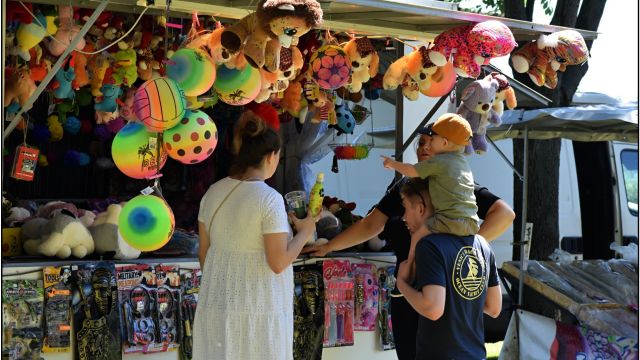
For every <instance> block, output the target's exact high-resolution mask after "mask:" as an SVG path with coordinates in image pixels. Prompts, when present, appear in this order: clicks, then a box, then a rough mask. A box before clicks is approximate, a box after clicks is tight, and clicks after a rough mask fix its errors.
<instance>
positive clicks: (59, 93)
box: [53, 66, 76, 99]
mask: <svg viewBox="0 0 640 360" xmlns="http://www.w3.org/2000/svg"><path fill="white" fill-rule="evenodd" d="M75 78H76V72H75V69H74V68H73V67H71V66H69V67H68V68H67V70H65V69H64V68H60V70H58V72H57V73H56V75H55V82H54V83H53V89H54V90H53V97H55V98H56V99H73V98H74V96H75V93H74V92H73V87H72V86H71V82H72V81H73V79H75Z"/></svg>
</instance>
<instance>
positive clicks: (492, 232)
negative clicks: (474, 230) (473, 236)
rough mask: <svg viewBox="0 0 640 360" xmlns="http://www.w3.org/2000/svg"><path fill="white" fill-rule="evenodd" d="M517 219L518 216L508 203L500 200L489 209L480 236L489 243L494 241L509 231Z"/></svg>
mask: <svg viewBox="0 0 640 360" xmlns="http://www.w3.org/2000/svg"><path fill="white" fill-rule="evenodd" d="M515 218H516V214H515V212H513V209H511V207H510V206H509V205H508V204H507V203H506V202H504V201H503V200H501V199H499V200H497V201H496V202H494V203H493V204H492V205H491V207H489V210H488V211H487V215H485V218H484V221H483V222H482V224H481V225H480V230H479V231H478V234H480V235H482V237H484V238H485V239H487V241H493V240H495V239H497V238H498V237H499V236H500V235H502V234H503V233H504V232H505V231H507V229H508V228H509V226H511V224H513V220H514V219H515Z"/></svg>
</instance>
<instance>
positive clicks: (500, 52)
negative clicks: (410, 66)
mask: <svg viewBox="0 0 640 360" xmlns="http://www.w3.org/2000/svg"><path fill="white" fill-rule="evenodd" d="M517 45H518V44H517V43H516V40H515V39H514V38H513V34H512V33H511V30H509V28H508V27H507V26H506V25H504V24H503V23H501V22H499V21H495V20H489V21H483V22H481V23H477V24H474V25H465V26H457V27H454V28H452V29H449V30H447V31H445V32H443V33H441V34H440V35H438V36H436V38H435V39H434V43H433V46H432V47H431V48H430V49H429V58H430V59H431V61H432V62H433V63H434V64H436V65H438V66H444V65H445V64H446V62H447V61H448V60H449V58H450V56H452V55H453V65H454V67H455V70H456V73H457V74H458V75H460V76H462V77H470V78H477V77H478V76H479V75H480V66H482V65H488V64H489V60H491V59H492V58H495V57H501V56H505V55H508V54H509V53H511V51H512V50H513V49H514V48H515V47H516V46H517Z"/></svg>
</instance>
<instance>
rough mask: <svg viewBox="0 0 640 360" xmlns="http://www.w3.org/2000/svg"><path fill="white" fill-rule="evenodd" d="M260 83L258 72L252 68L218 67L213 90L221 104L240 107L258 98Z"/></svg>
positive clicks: (260, 78)
mask: <svg viewBox="0 0 640 360" xmlns="http://www.w3.org/2000/svg"><path fill="white" fill-rule="evenodd" d="M261 82H262V77H261V76H260V71H259V70H258V69H256V68H254V67H253V66H245V67H244V69H242V70H238V69H229V68H228V67H226V66H224V65H219V66H218V69H217V75H216V81H215V82H214V83H213V89H214V90H215V91H216V93H217V94H218V97H219V99H220V100H222V101H223V102H225V103H227V104H229V105H234V106H241V105H246V104H248V103H250V102H251V101H253V99H255V98H256V96H258V93H259V92H260V86H261Z"/></svg>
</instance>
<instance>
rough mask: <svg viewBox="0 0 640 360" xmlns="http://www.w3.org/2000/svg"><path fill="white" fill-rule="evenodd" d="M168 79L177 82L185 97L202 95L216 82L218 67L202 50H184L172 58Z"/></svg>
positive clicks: (168, 67) (177, 52)
mask: <svg viewBox="0 0 640 360" xmlns="http://www.w3.org/2000/svg"><path fill="white" fill-rule="evenodd" d="M169 60H170V62H169V63H168V64H167V77H169V78H171V79H173V80H175V81H176V82H177V83H178V85H180V88H182V90H183V91H184V94H185V96H198V95H202V94H204V93H205V92H207V90H209V89H211V86H212V85H213V83H214V81H215V80H216V67H215V64H214V63H213V60H212V59H211V57H210V56H209V54H207V53H205V52H204V51H202V50H200V49H189V48H182V49H180V50H178V51H176V52H175V54H173V56H171V59H169Z"/></svg>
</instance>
